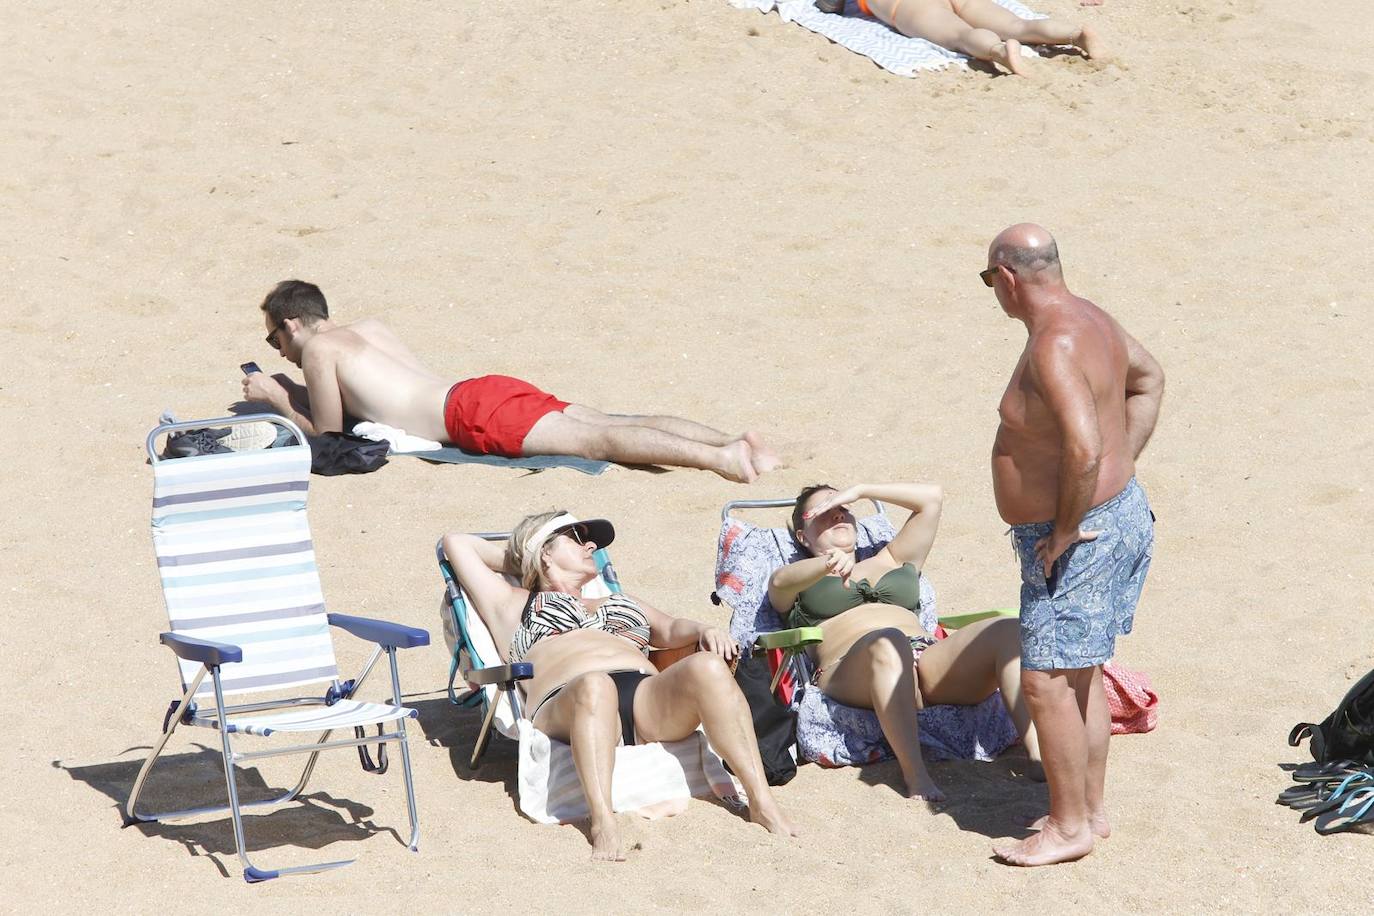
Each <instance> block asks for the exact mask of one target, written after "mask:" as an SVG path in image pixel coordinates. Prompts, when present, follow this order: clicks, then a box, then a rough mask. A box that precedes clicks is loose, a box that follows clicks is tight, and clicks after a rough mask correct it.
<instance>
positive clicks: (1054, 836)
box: [993, 668, 1093, 865]
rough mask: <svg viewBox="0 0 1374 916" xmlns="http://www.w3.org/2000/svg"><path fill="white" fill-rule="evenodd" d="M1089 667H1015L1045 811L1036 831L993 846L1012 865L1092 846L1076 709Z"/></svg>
mask: <svg viewBox="0 0 1374 916" xmlns="http://www.w3.org/2000/svg"><path fill="white" fill-rule="evenodd" d="M1091 677H1092V669H1082V668H1080V669H1074V670H1068V671H1029V670H1023V671H1022V672H1021V685H1022V688H1023V690H1024V692H1025V697H1026V703H1027V704H1028V705H1029V707H1030V711H1031V718H1032V719H1034V720H1035V727H1036V729H1037V731H1038V732H1039V735H1040V750H1041V753H1042V755H1043V757H1044V763H1045V778H1046V782H1048V783H1049V789H1050V813H1049V815H1048V817H1046V819H1045V821H1044V824H1043V825H1042V826H1041V828H1040V832H1039V833H1036V834H1034V835H1033V836H1031V837H1028V838H1027V839H1024V840H1021V841H1020V842H1017V843H1007V844H1004V845H1001V846H997V847H994V849H993V853H994V854H995V855H996V856H997V857H998V858H999V859H1002V860H1003V861H1004V862H1008V863H1010V864H1012V865H1051V864H1054V863H1056V862H1068V861H1071V860H1073V859H1081V858H1082V857H1083V856H1086V855H1087V854H1088V853H1090V852H1092V850H1093V832H1092V828H1091V826H1090V825H1089V823H1088V807H1087V800H1086V798H1085V789H1086V787H1087V769H1088V753H1089V751H1088V736H1087V729H1086V727H1085V723H1084V721H1083V714H1082V711H1081V710H1080V708H1079V699H1078V695H1079V692H1080V690H1087V689H1088V684H1089V682H1090V680H1091Z"/></svg>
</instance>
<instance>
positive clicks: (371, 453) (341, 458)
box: [306, 433, 391, 477]
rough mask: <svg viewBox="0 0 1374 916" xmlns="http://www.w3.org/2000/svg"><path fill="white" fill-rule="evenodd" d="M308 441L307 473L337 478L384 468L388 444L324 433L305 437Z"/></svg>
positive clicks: (343, 434)
mask: <svg viewBox="0 0 1374 916" xmlns="http://www.w3.org/2000/svg"><path fill="white" fill-rule="evenodd" d="M306 439H308V440H309V441H310V473H312V474H320V475H322V476H325V477H332V476H334V475H336V474H366V473H367V472H368V471H375V470H377V468H379V467H381V466H382V465H384V464H386V455H387V452H388V451H389V450H390V449H391V445H390V443H388V442H387V441H385V440H383V441H381V442H373V441H372V440H371V439H364V438H363V437H362V436H354V435H352V434H350V433H324V434H323V435H320V436H306Z"/></svg>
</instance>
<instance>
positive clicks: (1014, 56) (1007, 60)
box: [992, 38, 1026, 76]
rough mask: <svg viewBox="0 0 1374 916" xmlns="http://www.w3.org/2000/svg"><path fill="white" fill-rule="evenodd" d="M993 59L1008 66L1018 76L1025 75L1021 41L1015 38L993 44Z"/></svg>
mask: <svg viewBox="0 0 1374 916" xmlns="http://www.w3.org/2000/svg"><path fill="white" fill-rule="evenodd" d="M992 59H993V60H994V61H996V62H997V63H999V64H1001V65H1002V66H1004V67H1006V68H1007V69H1008V70H1010V71H1011V72H1012V73H1013V74H1014V75H1016V76H1025V75H1026V74H1025V72H1024V71H1023V70H1022V63H1021V42H1019V41H1017V40H1016V39H1015V38H1008V39H1007V40H1006V41H1003V42H998V43H997V44H996V45H993V48H992Z"/></svg>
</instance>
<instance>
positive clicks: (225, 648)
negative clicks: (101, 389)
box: [124, 415, 429, 883]
mask: <svg viewBox="0 0 1374 916" xmlns="http://www.w3.org/2000/svg"><path fill="white" fill-rule="evenodd" d="M261 420H266V421H270V422H272V423H274V424H276V425H277V426H279V427H281V428H284V429H287V430H289V431H290V432H291V433H293V434H294V435H295V437H296V439H295V441H296V442H297V443H299V444H296V445H288V446H284V447H279V448H269V449H261V450H258V451H247V452H231V453H228V454H214V455H200V456H196V457H189V458H177V459H173V460H167V459H162V458H160V457H159V456H158V454H157V451H156V448H155V446H156V443H157V439H158V438H159V437H160V436H162V435H165V434H170V433H174V432H177V431H179V430H183V429H190V428H195V427H205V426H221V427H222V426H230V425H233V424H236V423H247V422H253V421H261ZM147 449H148V456H149V459H150V460H151V462H152V465H153V481H154V490H153V520H152V528H153V545H154V548H155V550H156V554H157V566H158V572H159V574H160V575H161V577H162V590H163V597H164V598H165V600H166V605H167V616H168V617H169V618H170V623H171V629H170V630H169V631H168V632H166V633H163V634H162V635H161V642H162V644H163V645H165V646H167V647H168V648H169V649H171V650H172V652H173V653H175V654H176V657H177V663H178V667H179V669H180V673H181V685H182V691H183V692H182V695H181V699H180V701H179V702H175V703H173V704H172V707H171V709H169V710H168V713H167V719H166V720H165V721H164V722H163V729H162V735H161V737H159V738H158V740H157V742H156V743H155V745H154V747H153V749H152V751H151V752H150V753H149V755H148V758H147V760H146V761H144V763H143V767H142V769H140V770H139V773H138V777H137V778H136V779H135V780H134V785H133V788H132V790H131V791H130V794H129V800H128V802H127V803H126V805H125V809H124V810H125V816H124V825H125V826H126V827H127V826H129V825H130V824H135V823H140V822H146V821H161V820H169V819H174V818H183V817H191V816H198V815H205V814H213V813H222V812H225V811H228V812H229V813H230V815H231V817H232V820H233V826H234V843H235V848H236V849H237V851H238V855H239V859H240V860H241V861H242V863H243V876H244V878H245V879H246V880H247V881H248V882H249V883H254V882H259V881H266V880H269V879H271V878H276V877H278V876H281V875H287V874H300V873H306V872H318V871H324V870H326V869H332V868H338V867H340V866H343V865H348V864H350V863H351V862H352V861H353V860H352V859H348V860H343V861H335V862H322V863H319V864H314V865H298V866H292V867H288V868H277V869H263V868H258V867H256V866H255V865H254V864H253V863H252V862H251V861H250V860H249V858H248V853H247V848H246V846H245V843H244V834H243V818H242V814H241V811H242V809H244V808H248V807H257V806H262V805H278V804H282V803H285V802H289V801H292V800H293V799H295V798H296V797H297V796H299V795H300V793H301V792H302V791H303V790H304V789H305V786H306V783H307V782H308V781H309V779H310V774H311V772H312V770H313V769H314V767H315V761H316V759H317V758H318V757H319V754H320V752H321V751H324V750H330V749H333V748H345V747H356V748H359V750H360V754H359V756H360V757H362V759H363V762H364V766H365V767H368V768H373V769H378V770H385V768H386V763H385V745H386V742H389V741H395V742H397V743H398V744H399V745H400V750H401V764H402V770H403V772H404V776H405V789H406V805H407V806H408V809H409V814H410V841H409V844H408V845H409V846H410V848H411V849H412V850H416V849H417V843H418V842H419V836H420V830H419V821H418V819H417V817H416V811H415V790H414V787H413V784H412V779H411V768H410V749H409V747H408V745H407V743H406V728H405V720H406V719H409V718H413V717H414V716H415V710H413V709H407V708H406V707H404V706H402V705H401V684H400V677H399V673H398V671H397V665H396V650H397V649H408V648H412V647H415V646H424V645H428V644H429V634H428V632H426V631H425V630H421V629H416V628H414V627H406V626H400V625H398V624H394V623H387V622H384V621H378V620H370V619H368V618H364V617H352V616H348V615H344V614H327V613H326V612H325V609H324V598H323V595H322V593H321V590H320V578H319V573H318V571H317V569H316V567H315V552H314V548H313V546H312V544H311V539H310V526H309V523H308V522H307V520H306V494H307V491H308V489H309V479H310V448H309V446H308V445H306V444H305V437H304V436H303V435H301V431H300V429H298V428H297V427H296V426H295V425H294V424H292V423H291V422H290V421H288V420H286V419H284V418H282V417H277V416H270V415H254V416H244V417H227V418H224V419H219V420H201V421H194V422H189V423H170V424H164V425H161V426H158V427H157V428H156V429H154V430H153V431H152V432H151V433H149V434H148V439H147ZM331 626H335V627H339V628H340V629H342V630H345V631H347V632H349V633H352V634H353V635H354V636H357V637H359V638H361V639H365V640H368V641H370V642H373V643H376V649H375V650H374V651H373V652H372V654H371V657H370V658H369V659H368V661H367V664H366V665H365V666H364V667H363V669H362V672H361V674H360V675H359V676H358V677H356V678H354V679H352V680H347V681H341V680H340V679H339V672H338V667H337V665H336V664H335V660H334V646H333V642H332V641H331V639H330V630H329V628H330V627H331ZM383 655H385V656H386V658H387V663H388V666H389V667H390V669H391V702H389V703H382V702H363V701H360V700H357V699H354V697H355V695H356V694H357V692H358V690H359V689H360V688H361V687H362V685H363V682H364V681H365V680H366V679H367V677H368V675H369V674H370V673H371V672H372V670H373V668H374V667H375V665H376V664H377V662H378V661H379V660H380V659H381V657H382V656H383ZM207 675H208V678H207ZM312 685H323V687H324V689H323V690H322V692H320V693H317V694H316V695H314V696H306V697H301V696H289V697H288V696H285V692H286V691H298V690H299V689H300V688H304V687H309V686H312ZM226 697H234V698H235V699H236V700H240V701H246V702H238V703H236V704H235V705H228V704H227V703H226V702H225V698H226ZM178 725H187V726H198V727H203V728H212V729H217V730H218V731H219V733H220V743H221V750H222V752H223V763H224V777H225V780H224V781H225V787H226V789H227V791H228V801H229V803H228V804H227V805H219V806H210V807H202V808H190V809H185V810H180V811H167V812H161V813H157V814H143V813H140V812H139V811H138V810H137V803H138V796H139V793H140V791H141V790H142V788H143V785H144V782H145V781H146V779H147V778H148V774H149V772H150V771H151V770H152V767H153V764H154V762H155V761H156V760H157V758H158V755H159V754H161V753H162V750H163V748H164V747H165V746H166V745H167V741H168V739H170V738H171V736H172V732H174V731H175V730H176V728H177V726H178ZM372 726H377V727H378V733H377V734H371V735H369V734H367V733H366V731H365V729H366V728H368V727H372ZM350 728H351V729H354V736H353V737H351V738H341V739H334V740H331V737H332V735H333V732H334V731H335V730H338V729H350ZM301 732H309V733H315V732H320V733H322V734H321V735H320V736H319V737H318V738H317V739H315V740H313V741H309V742H306V743H292V744H289V745H287V746H281V747H271V748H266V749H261V750H239V749H236V748H235V745H234V738H236V737H237V736H240V735H255V736H260V737H263V738H266V737H271V736H275V735H278V734H281V735H290V734H296V733H301ZM368 744H379V745H381V750H380V751H379V761H378V764H376V765H374V764H372V763H371V758H370V756H369V755H368V754H367V753H366V749H365V745H368ZM288 754H308V755H309V756H308V758H307V760H306V762H305V766H304V768H303V770H302V771H301V775H300V778H299V780H298V781H297V783H296V785H295V787H294V788H292V789H291V790H290V791H289V792H287V793H286V794H284V795H281V796H279V797H276V798H270V799H265V800H261V801H251V802H243V803H240V801H239V796H238V784H237V778H236V776H235V772H234V770H235V764H238V763H242V762H245V761H249V760H260V759H263V758H266V757H276V756H282V755H288Z"/></svg>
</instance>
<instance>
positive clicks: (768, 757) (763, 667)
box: [727, 653, 797, 786]
mask: <svg viewBox="0 0 1374 916" xmlns="http://www.w3.org/2000/svg"><path fill="white" fill-rule="evenodd" d="M772 680H773V671H772V669H771V668H770V667H769V664H768V656H767V655H765V654H764V653H754V654H750V655H741V656H740V658H739V664H738V665H737V666H736V667H735V683H736V684H738V685H739V689H740V692H741V693H743V694H744V699H745V700H747V701H748V702H749V713H750V715H751V716H752V717H753V719H754V734H755V735H756V736H758V739H759V757H760V758H762V760H763V775H764V777H765V778H766V779H767V780H768V784H769V785H770V786H782V785H786V784H787V783H789V782H791V781H792V777H793V776H796V775H797V714H796V713H795V712H794V711H793V710H792V709H790V708H789V707H787V706H784V705H783V704H782V703H780V702H778V699H777V698H776V697H775V696H773V693H772V691H770V690H769V689H768V685H769V683H770V682H772ZM727 767H728V764H727ZM731 772H733V771H731Z"/></svg>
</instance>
